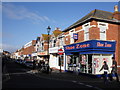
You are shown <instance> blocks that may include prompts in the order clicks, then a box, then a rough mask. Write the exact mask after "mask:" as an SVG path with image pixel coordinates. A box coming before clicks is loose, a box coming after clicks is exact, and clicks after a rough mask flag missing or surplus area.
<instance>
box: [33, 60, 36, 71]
mask: <svg viewBox="0 0 120 90" xmlns="http://www.w3.org/2000/svg"><path fill="white" fill-rule="evenodd" d="M35 68H36V61H35V60H33V70H35Z"/></svg>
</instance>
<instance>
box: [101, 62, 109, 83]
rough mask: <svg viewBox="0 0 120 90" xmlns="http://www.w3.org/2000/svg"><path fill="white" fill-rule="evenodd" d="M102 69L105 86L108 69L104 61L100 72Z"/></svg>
mask: <svg viewBox="0 0 120 90" xmlns="http://www.w3.org/2000/svg"><path fill="white" fill-rule="evenodd" d="M103 69H104V74H103V77H104V83H105V84H107V83H108V80H107V76H108V71H109V67H108V65H107V63H106V61H104V64H103V66H102V68H101V69H100V71H102V70H103ZM100 71H99V72H100Z"/></svg>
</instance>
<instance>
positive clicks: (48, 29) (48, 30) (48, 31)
mask: <svg viewBox="0 0 120 90" xmlns="http://www.w3.org/2000/svg"><path fill="white" fill-rule="evenodd" d="M50 30H51V28H50V26H48V28H47V33H48V68H47V72H48V73H49V39H50V38H49V35H50Z"/></svg>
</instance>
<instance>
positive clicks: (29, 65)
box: [25, 61, 33, 68]
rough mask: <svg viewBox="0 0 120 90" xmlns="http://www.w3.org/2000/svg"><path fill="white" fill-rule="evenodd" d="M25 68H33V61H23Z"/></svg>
mask: <svg viewBox="0 0 120 90" xmlns="http://www.w3.org/2000/svg"><path fill="white" fill-rule="evenodd" d="M25 66H26V67H29V68H33V61H25Z"/></svg>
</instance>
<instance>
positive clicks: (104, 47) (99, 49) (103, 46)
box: [64, 40, 116, 54]
mask: <svg viewBox="0 0 120 90" xmlns="http://www.w3.org/2000/svg"><path fill="white" fill-rule="evenodd" d="M115 45H116V42H115V41H102V40H89V41H85V42H81V43H75V44H71V45H67V46H64V50H65V53H66V54H67V53H73V52H79V53H80V54H90V53H101V54H113V53H114V52H115Z"/></svg>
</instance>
